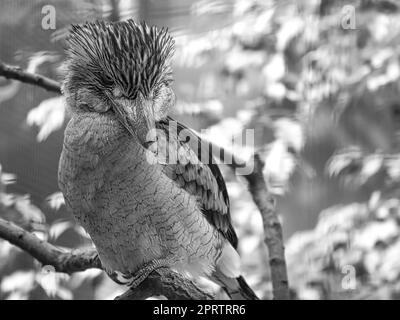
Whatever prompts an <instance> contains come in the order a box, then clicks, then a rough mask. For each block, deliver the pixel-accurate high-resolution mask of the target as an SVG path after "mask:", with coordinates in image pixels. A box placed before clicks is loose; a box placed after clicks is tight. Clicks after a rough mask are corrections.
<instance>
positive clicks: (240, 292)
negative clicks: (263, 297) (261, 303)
mask: <svg viewBox="0 0 400 320" xmlns="http://www.w3.org/2000/svg"><path fill="white" fill-rule="evenodd" d="M236 282H237V286H236V288H232V287H224V290H225V292H226V293H227V294H228V296H229V297H230V298H231V299H232V300H259V298H258V297H257V295H256V294H255V293H254V291H253V290H252V289H251V288H250V286H249V285H248V284H247V282H246V280H244V278H243V277H242V276H240V277H238V278H236Z"/></svg>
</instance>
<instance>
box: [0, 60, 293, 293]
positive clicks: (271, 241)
mask: <svg viewBox="0 0 400 320" xmlns="http://www.w3.org/2000/svg"><path fill="white" fill-rule="evenodd" d="M0 76H4V77H6V78H8V79H15V80H19V81H21V82H25V83H30V84H33V85H37V86H39V87H42V88H44V89H46V90H49V91H52V92H56V93H61V89H60V85H59V84H58V83H57V82H56V81H54V80H52V79H49V78H46V77H44V76H41V75H36V74H32V73H28V72H25V71H22V70H21V69H20V68H18V67H10V66H7V65H5V64H4V63H1V62H0ZM212 150H213V151H217V150H222V151H223V152H222V155H221V152H215V153H214V155H215V156H217V157H219V158H220V159H222V160H223V158H229V159H232V163H231V164H228V165H229V166H230V167H231V168H232V169H233V170H236V169H238V168H240V167H241V166H242V165H243V164H244V163H245V162H244V161H242V160H241V159H240V158H239V157H237V156H234V155H231V154H230V153H229V152H228V151H226V150H224V149H223V148H221V147H218V146H215V145H213V148H212ZM252 161H254V169H253V171H252V172H251V173H249V174H248V175H245V176H244V177H245V178H246V180H247V182H248V186H249V191H250V193H251V195H252V197H253V200H254V202H255V204H256V205H257V207H258V209H259V210H260V213H261V216H262V219H263V225H264V232H265V238H264V242H265V244H266V245H267V247H268V252H269V264H270V270H271V279H272V288H273V296H274V299H277V300H278V299H279V300H281V299H289V286H288V277H287V268H286V260H285V251H284V245H283V235H282V226H281V223H280V221H279V219H278V216H277V214H276V208H275V199H274V198H273V197H272V196H271V194H270V193H269V192H268V188H267V185H266V182H265V179H264V176H263V173H262V169H263V166H264V164H263V162H262V161H261V159H260V157H259V155H258V154H255V155H254V156H253V158H252ZM3 224H4V223H3ZM1 225H2V224H0V237H2V232H1V230H2V229H1ZM22 230H23V229H22ZM3 231H4V230H3ZM23 231H24V230H23ZM24 232H25V233H27V232H26V231H24ZM31 237H32V235H31V236H27V235H23V236H22V238H25V239H27V238H29V239H30V240H32V239H31ZM12 239H13V240H14V239H15V238H12ZM7 240H8V239H7ZM17 240H19V239H18V237H17ZM9 241H10V242H11V243H14V244H15V245H17V246H19V247H21V248H22V249H24V250H26V251H28V252H29V253H31V254H32V255H33V256H34V257H35V258H37V259H38V260H39V261H40V262H42V263H46V262H45V261H51V262H53V263H55V267H56V266H59V267H60V270H67V271H68V270H75V269H74V268H77V270H75V271H80V270H84V268H85V267H86V266H87V267H88V268H89V267H92V266H91V263H94V264H95V265H96V266H95V267H100V266H99V265H98V264H99V263H100V262H99V261H97V260H99V259H98V258H96V259H97V260H96V259H94V257H93V254H94V253H93V252H92V253H90V254H88V253H80V254H76V253H72V252H71V253H65V252H58V253H57V252H55V251H54V250H55V247H53V246H51V245H50V244H48V243H46V244H45V245H44V246H43V248H42V249H44V250H45V251H47V252H48V253H49V255H46V256H45V257H43V256H41V253H40V252H41V250H39V249H40V248H41V246H40V245H39V244H40V243H38V242H37V241H40V240H39V239H37V238H36V239H34V240H33V241H34V243H35V245H34V248H36V249H31V251H29V249H30V247H29V246H28V244H25V243H21V242H18V241H16V242H13V241H11V240H9ZM35 241H36V242H35ZM41 244H42V245H43V242H42V243H41ZM22 245H24V246H25V247H23V246H22ZM27 246H28V247H27ZM49 246H50V247H49ZM56 250H58V249H56ZM35 254H36V256H35ZM58 255H61V256H62V257H63V258H62V259H60V258H56V256H58ZM41 258H45V259H44V260H41ZM50 258H51V259H50ZM47 259H50V260H47ZM69 260H71V261H72V262H67V261H69ZM60 261H63V263H62V264H59V263H60ZM79 261H82V264H80V263H79ZM96 261H97V262H96ZM47 264H52V263H47ZM79 267H81V268H82V269H79ZM62 268H64V269H62ZM56 269H57V268H56ZM72 272H73V271H72ZM153 273H154V272H153ZM179 278H180V281H181V286H179V288H181V289H182V291H179V290H177V288H174V290H172V288H173V286H172V284H173V283H174V282H173V281H175V282H176V281H178V280H179ZM172 280H173V281H172ZM188 281H190V280H188V279H186V278H182V277H180V276H179V275H177V274H172V273H171V274H169V275H165V272H164V275H163V276H162V275H160V273H158V275H157V274H152V276H149V277H148V278H147V279H146V280H145V283H142V285H140V286H139V288H140V290H138V292H140V293H141V294H143V296H146V295H148V294H150V292H152V293H153V294H154V293H155V292H156V291H157V292H167V294H168V295H169V297H171V299H173V298H176V297H178V296H179V297H180V298H181V299H185V297H186V298H187V297H188V296H187V295H186V294H185V292H189V293H190V296H191V297H193V298H194V297H199V296H203V297H210V295H208V294H207V293H204V292H202V291H201V290H199V289H198V288H197V287H196V286H195V285H192V284H191V283H189V282H188ZM176 283H178V282H176ZM141 290H143V291H141ZM154 290H155V291H154ZM196 290H198V291H199V292H197V291H196ZM166 296H167V295H166ZM130 297H134V298H135V297H136V298H137V297H142V296H139V295H138V293H137V292H136V291H135V290H128V291H127V292H126V293H125V294H124V295H122V296H121V297H120V298H121V299H126V298H130ZM167 298H168V296H167Z"/></svg>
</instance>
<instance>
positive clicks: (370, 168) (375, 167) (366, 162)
mask: <svg viewBox="0 0 400 320" xmlns="http://www.w3.org/2000/svg"><path fill="white" fill-rule="evenodd" d="M382 166H383V156H382V155H381V154H372V155H369V156H367V157H365V158H364V159H363V163H362V168H361V172H360V177H361V179H362V180H363V181H366V180H368V179H369V178H370V177H372V176H373V175H375V174H376V173H377V172H378V171H379V170H380V169H381V168H382Z"/></svg>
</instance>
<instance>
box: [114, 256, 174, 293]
mask: <svg viewBox="0 0 400 320" xmlns="http://www.w3.org/2000/svg"><path fill="white" fill-rule="evenodd" d="M170 266H171V263H170V261H169V260H166V259H157V260H152V261H150V262H147V263H145V264H144V265H143V266H141V267H140V269H138V270H137V271H136V272H135V273H125V274H123V273H121V272H118V271H114V272H113V273H112V275H111V278H112V279H113V280H114V281H115V282H117V283H119V284H124V285H127V286H129V287H131V288H133V289H134V288H137V287H138V286H139V285H140V284H141V283H142V282H143V281H144V280H145V279H146V278H147V277H148V276H149V275H150V274H151V273H152V272H153V271H154V270H157V269H159V268H169V267H170Z"/></svg>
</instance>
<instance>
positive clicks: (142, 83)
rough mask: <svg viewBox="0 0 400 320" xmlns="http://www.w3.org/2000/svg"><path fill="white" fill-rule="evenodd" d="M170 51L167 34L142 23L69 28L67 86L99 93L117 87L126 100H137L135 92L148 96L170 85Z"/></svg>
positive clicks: (102, 23)
mask: <svg viewBox="0 0 400 320" xmlns="http://www.w3.org/2000/svg"><path fill="white" fill-rule="evenodd" d="M173 50H174V41H173V39H172V37H171V36H170V35H169V33H168V30H167V29H166V28H162V29H159V28H157V27H155V26H152V27H149V26H148V25H147V24H146V23H145V22H142V23H136V22H134V21H133V20H132V19H130V20H127V21H121V22H116V23H109V22H104V21H96V22H88V23H85V24H81V25H72V30H71V33H70V34H69V36H68V38H67V51H66V52H67V59H68V62H69V63H67V68H68V71H70V72H71V78H70V79H69V80H70V81H69V82H71V83H78V84H84V85H88V86H91V87H92V88H93V89H95V90H99V91H101V90H104V89H107V88H109V87H112V86H114V85H115V84H117V85H119V88H120V89H121V90H122V93H123V95H124V96H126V97H128V98H133V99H134V98H136V96H137V94H138V92H141V93H142V94H143V95H144V96H148V95H149V94H150V93H151V91H152V90H153V89H154V88H156V87H157V86H158V85H160V84H161V83H169V82H171V81H172V71H171V67H170V58H171V56H172V54H173ZM82 82H83V83H82Z"/></svg>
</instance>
